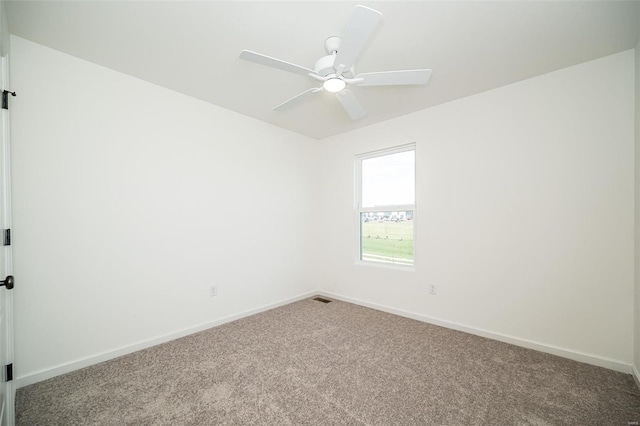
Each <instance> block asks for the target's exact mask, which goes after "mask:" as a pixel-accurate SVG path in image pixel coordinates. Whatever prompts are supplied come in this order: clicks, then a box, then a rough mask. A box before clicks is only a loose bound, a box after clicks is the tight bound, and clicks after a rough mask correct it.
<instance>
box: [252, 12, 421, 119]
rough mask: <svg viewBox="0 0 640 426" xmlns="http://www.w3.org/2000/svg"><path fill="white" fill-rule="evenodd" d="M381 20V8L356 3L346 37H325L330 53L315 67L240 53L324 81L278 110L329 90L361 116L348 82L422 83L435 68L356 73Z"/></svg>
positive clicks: (350, 111) (352, 114)
mask: <svg viewBox="0 0 640 426" xmlns="http://www.w3.org/2000/svg"><path fill="white" fill-rule="evenodd" d="M381 20H382V14H381V13H380V12H378V11H377V10H374V9H371V8H368V7H366V6H356V8H355V10H354V12H353V14H352V15H351V19H350V20H349V22H348V23H347V27H346V28H345V30H344V33H343V34H342V37H337V36H333V37H329V38H328V39H327V40H326V41H325V48H326V49H327V53H329V55H328V56H323V57H322V58H320V59H319V60H318V61H317V62H316V64H315V66H314V69H310V68H306V67H303V66H300V65H296V64H292V63H290V62H286V61H283V60H280V59H276V58H272V57H270V56H267V55H262V54H260V53H256V52H252V51H250V50H243V51H242V52H241V53H240V59H244V60H245V61H250V62H255V63H257V64H261V65H266V66H268V67H272V68H277V69H280V70H283V71H288V72H292V73H295V74H302V75H305V76H308V77H311V78H313V79H314V80H317V81H320V82H322V86H321V87H314V88H312V89H309V90H306V91H304V92H302V93H300V94H298V95H296V96H294V97H293V98H291V99H289V100H287V101H285V102H283V103H281V104H280V105H278V106H276V107H275V108H273V109H274V110H275V111H283V110H285V109H288V108H290V107H292V106H294V105H296V104H298V103H300V102H302V101H304V100H307V99H309V98H311V97H313V96H314V95H315V94H316V93H318V92H321V91H322V90H325V91H327V92H331V93H335V94H336V97H337V98H338V101H339V102H340V104H341V105H342V107H343V108H344V109H345V111H346V112H347V114H349V116H350V117H351V119H352V120H357V119H359V118H362V117H364V116H365V115H366V111H365V110H364V108H363V107H362V105H360V103H359V102H358V100H357V99H356V97H355V96H354V94H353V92H351V90H349V89H347V86H349V85H354V86H400V85H421V84H427V82H428V81H429V78H430V77H431V70H429V69H415V70H404V71H383V72H370V73H362V74H356V73H355V71H354V67H353V65H354V63H355V62H356V60H357V59H358V56H360V53H362V51H363V49H364V48H365V46H366V44H367V42H368V40H369V38H371V36H372V35H373V32H374V31H375V29H376V28H377V26H378V24H379V23H380V21H381Z"/></svg>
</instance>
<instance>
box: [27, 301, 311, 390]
mask: <svg viewBox="0 0 640 426" xmlns="http://www.w3.org/2000/svg"><path fill="white" fill-rule="evenodd" d="M317 294H319V292H318V291H309V292H305V293H303V294H300V295H298V296H294V297H290V298H288V299H283V300H280V301H277V302H274V303H269V304H266V305H262V306H258V307H257V308H253V309H248V310H245V311H241V312H238V313H235V314H232V315H228V316H226V317H223V318H220V319H217V320H214V321H207V322H204V323H201V324H197V325H194V326H191V327H187V328H183V329H181V330H178V331H174V332H171V333H167V334H163V335H160V336H157V337H153V338H151V339H145V340H142V341H140V342H138V343H133V344H130V345H126V346H121V347H119V348H116V349H113V350H109V351H105V352H100V353H98V354H95V355H91V356H88V357H84V358H79V359H76V360H74V361H70V362H67V363H63V364H59V365H56V366H54V367H51V368H46V369H43V370H39V371H36V372H34V373H31V374H27V375H24V376H20V377H18V378H16V381H15V383H16V389H18V388H21V387H24V386H28V385H31V384H34V383H37V382H41V381H43V380H47V379H50V378H52V377H56V376H59V375H61V374H65V373H70V372H72V371H75V370H79V369H81V368H85V367H89V366H91V365H95V364H98V363H101V362H104V361H108V360H110V359H114V358H118V357H121V356H123V355H128V354H130V353H133V352H136V351H140V350H142V349H147V348H150V347H152V346H156V345H159V344H161V343H166V342H169V341H171V340H175V339H179V338H180V337H184V336H188V335H190V334H194V333H198V332H200V331H204V330H207V329H209V328H213V327H217V326H219V325H222V324H226V323H229V322H232V321H236V320H239V319H241V318H244V317H248V316H251V315H255V314H259V313H261V312H265V311H269V310H271V309H274V308H278V307H280V306H284V305H288V304H290V303H293V302H297V301H299V300H302V299H306V298H309V297H311V296H315V295H317Z"/></svg>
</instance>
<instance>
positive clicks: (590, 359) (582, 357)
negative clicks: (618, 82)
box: [318, 290, 640, 386]
mask: <svg viewBox="0 0 640 426" xmlns="http://www.w3.org/2000/svg"><path fill="white" fill-rule="evenodd" d="M318 294H320V295H322V296H325V297H330V298H334V299H337V300H342V301H344V302H349V303H353V304H355V305H360V306H365V307H367V308H372V309H376V310H379V311H384V312H388V313H390V314H395V315H399V316H401V317H405V318H411V319H414V320H418V321H422V322H427V323H430V324H434V325H439V326H441V327H446V328H451V329H453V330H458V331H463V332H465V333H469V334H475V335H476V336H481V337H487V338H489V339H493V340H498V341H500V342H505V343H510V344H512V345H516V346H521V347H524V348H528V349H534V350H537V351H540V352H545V353H548V354H552V355H557V356H560V357H563V358H568V359H572V360H574V361H580V362H584V363H585V364H591V365H596V366H598V367H604V368H608V369H610V370H615V371H619V372H622V373H627V374H632V373H633V375H634V378H635V379H636V382H637V383H639V384H638V386H640V375H639V374H638V371H637V370H635V368H634V367H633V366H632V365H631V364H628V363H625V362H623V361H619V360H616V359H611V358H607V357H602V356H598V355H593V354H588V353H584V352H579V351H574V350H571V349H566V348H562V347H559V346H554V345H549V344H546V343H541V342H535V341H533V340H527V339H522V338H519V337H514V336H509V335H506V334H502V333H496V332H494V331H489V330H483V329H480V328H476V327H471V326H468V325H464V324H459V323H456V322H453V321H447V320H443V319H439V318H433V317H430V316H427V315H422V314H418V313H415V312H408V311H403V310H401V309H396V308H391V307H389V306H384V305H379V304H377V303H371V302H367V301H364V300H360V299H355V298H352V297H348V296H343V295H341V294H337V293H332V292H327V291H322V290H319V291H318Z"/></svg>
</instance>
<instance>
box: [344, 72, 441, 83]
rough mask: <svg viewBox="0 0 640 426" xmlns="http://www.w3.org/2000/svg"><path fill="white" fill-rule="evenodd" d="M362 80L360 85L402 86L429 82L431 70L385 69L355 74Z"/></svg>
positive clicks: (356, 77)
mask: <svg viewBox="0 0 640 426" xmlns="http://www.w3.org/2000/svg"><path fill="white" fill-rule="evenodd" d="M358 78H361V79H362V81H361V82H359V83H356V84H357V85H358V86H401V85H412V84H427V83H428V82H429V79H431V70H407V71H383V72H368V73H362V74H358V75H356V76H355V79H358Z"/></svg>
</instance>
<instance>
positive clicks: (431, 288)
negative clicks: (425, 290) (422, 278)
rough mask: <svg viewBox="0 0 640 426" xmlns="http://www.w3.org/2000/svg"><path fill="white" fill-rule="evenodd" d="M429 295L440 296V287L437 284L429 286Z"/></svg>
mask: <svg viewBox="0 0 640 426" xmlns="http://www.w3.org/2000/svg"><path fill="white" fill-rule="evenodd" d="M429 294H438V287H437V286H436V285H435V284H429Z"/></svg>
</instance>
